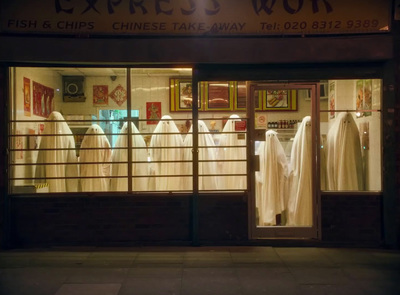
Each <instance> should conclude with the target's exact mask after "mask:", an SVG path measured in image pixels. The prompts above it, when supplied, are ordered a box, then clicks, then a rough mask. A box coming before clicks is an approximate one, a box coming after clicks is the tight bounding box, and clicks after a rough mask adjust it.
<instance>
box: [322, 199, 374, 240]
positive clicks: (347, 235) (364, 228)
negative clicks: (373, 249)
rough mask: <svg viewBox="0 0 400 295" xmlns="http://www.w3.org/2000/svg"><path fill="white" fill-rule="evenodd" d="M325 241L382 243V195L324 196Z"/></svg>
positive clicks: (323, 222)
mask: <svg viewBox="0 0 400 295" xmlns="http://www.w3.org/2000/svg"><path fill="white" fill-rule="evenodd" d="M321 231H322V241H323V242H330V243H333V244H359V245H363V244H368V245H377V246H378V245H381V244H382V196H371V195H365V196H361V195H331V194H330V195H322V196H321Z"/></svg>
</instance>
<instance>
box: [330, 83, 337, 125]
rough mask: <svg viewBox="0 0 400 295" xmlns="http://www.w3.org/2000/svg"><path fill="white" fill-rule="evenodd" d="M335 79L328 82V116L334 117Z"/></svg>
mask: <svg viewBox="0 0 400 295" xmlns="http://www.w3.org/2000/svg"><path fill="white" fill-rule="evenodd" d="M335 102H336V81H330V82H329V118H330V119H334V118H335V108H336V107H335Z"/></svg>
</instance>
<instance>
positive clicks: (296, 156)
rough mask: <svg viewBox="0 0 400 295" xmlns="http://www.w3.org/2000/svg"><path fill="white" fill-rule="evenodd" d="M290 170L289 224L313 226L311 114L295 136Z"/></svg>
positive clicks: (305, 118)
mask: <svg viewBox="0 0 400 295" xmlns="http://www.w3.org/2000/svg"><path fill="white" fill-rule="evenodd" d="M289 170H290V173H289V192H290V193H289V200H288V225H290V226H311V225H312V223H313V221H312V137H311V117H310V116H306V117H304V118H303V120H302V122H301V124H300V127H299V129H298V130H297V133H296V135H295V137H294V141H293V147H292V153H291V157H290V167H289Z"/></svg>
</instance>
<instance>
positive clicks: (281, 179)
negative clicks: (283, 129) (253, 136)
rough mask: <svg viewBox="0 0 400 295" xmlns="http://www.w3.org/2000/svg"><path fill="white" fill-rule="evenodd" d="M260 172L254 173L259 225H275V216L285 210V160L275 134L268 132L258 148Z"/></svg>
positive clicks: (271, 131)
mask: <svg viewBox="0 0 400 295" xmlns="http://www.w3.org/2000/svg"><path fill="white" fill-rule="evenodd" d="M258 154H259V157H260V170H259V172H257V173H256V181H257V182H258V184H259V189H258V190H257V192H258V196H256V206H257V208H258V214H259V224H260V225H276V215H278V214H281V213H282V212H283V211H284V210H285V198H286V197H285V195H286V193H287V168H288V167H287V160H286V154H285V150H284V149H283V147H282V145H281V143H280V141H279V139H278V137H277V133H276V132H275V131H273V130H268V131H267V132H266V133H265V142H264V141H263V142H261V144H260V146H259V148H258Z"/></svg>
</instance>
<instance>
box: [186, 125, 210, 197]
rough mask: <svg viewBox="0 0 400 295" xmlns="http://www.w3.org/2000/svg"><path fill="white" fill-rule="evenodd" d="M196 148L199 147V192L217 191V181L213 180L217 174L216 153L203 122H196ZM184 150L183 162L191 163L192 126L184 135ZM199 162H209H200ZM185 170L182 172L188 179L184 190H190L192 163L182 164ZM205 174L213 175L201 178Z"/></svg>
mask: <svg viewBox="0 0 400 295" xmlns="http://www.w3.org/2000/svg"><path fill="white" fill-rule="evenodd" d="M198 132H199V135H198V146H199V153H198V157H199V158H198V159H199V165H198V167H199V190H215V189H218V183H217V179H216V178H215V176H214V175H215V174H217V162H216V158H217V151H216V148H215V143H214V139H213V138H212V135H211V134H210V131H209V130H208V128H207V125H206V123H204V121H202V120H199V121H198ZM183 145H184V146H185V147H186V148H185V149H184V153H183V160H186V161H191V160H192V159H193V154H192V148H191V147H193V126H192V127H190V129H189V133H188V134H187V135H186V138H185V140H184V144H183ZM201 161H209V162H201ZM183 166H184V167H185V168H184V169H183V172H184V174H185V175H190V177H186V178H185V181H184V188H185V189H192V185H193V184H192V183H193V182H192V176H191V175H192V173H193V171H192V169H193V166H192V163H184V165H183ZM205 174H208V175H209V174H214V175H213V176H201V175H205Z"/></svg>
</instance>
